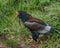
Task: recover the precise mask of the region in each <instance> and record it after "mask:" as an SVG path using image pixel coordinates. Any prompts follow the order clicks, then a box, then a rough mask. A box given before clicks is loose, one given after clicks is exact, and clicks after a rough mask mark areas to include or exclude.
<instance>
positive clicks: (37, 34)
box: [31, 31, 39, 41]
mask: <svg viewBox="0 0 60 48" xmlns="http://www.w3.org/2000/svg"><path fill="white" fill-rule="evenodd" d="M31 33H32V38H33V40H35V41H37V39H38V37H39V33H38V32H36V31H32V32H31Z"/></svg>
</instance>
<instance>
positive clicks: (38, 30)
mask: <svg viewBox="0 0 60 48" xmlns="http://www.w3.org/2000/svg"><path fill="white" fill-rule="evenodd" d="M16 13H17V15H18V17H19V18H21V20H22V22H23V23H24V25H25V26H26V27H28V28H29V30H30V31H31V33H32V38H33V39H34V40H35V41H37V38H38V37H39V34H47V33H50V32H54V31H55V29H54V28H53V27H51V26H50V25H48V24H46V23H45V22H43V21H42V20H40V19H37V18H34V17H32V16H31V15H30V14H28V13H27V12H25V11H19V12H16Z"/></svg>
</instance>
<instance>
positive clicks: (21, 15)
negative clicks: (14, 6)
mask: <svg viewBox="0 0 60 48" xmlns="http://www.w3.org/2000/svg"><path fill="white" fill-rule="evenodd" d="M16 14H17V16H18V17H19V18H21V20H22V21H23V22H25V21H27V20H28V19H29V17H30V14H28V13H27V12H25V11H18V12H16Z"/></svg>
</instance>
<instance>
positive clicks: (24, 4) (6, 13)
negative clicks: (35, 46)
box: [0, 0, 60, 48]
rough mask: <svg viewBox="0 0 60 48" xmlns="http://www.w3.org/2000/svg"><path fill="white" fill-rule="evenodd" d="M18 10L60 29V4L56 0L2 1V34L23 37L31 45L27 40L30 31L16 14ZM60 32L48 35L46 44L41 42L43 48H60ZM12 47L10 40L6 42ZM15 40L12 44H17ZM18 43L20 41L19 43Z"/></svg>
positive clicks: (0, 0)
mask: <svg viewBox="0 0 60 48" xmlns="http://www.w3.org/2000/svg"><path fill="white" fill-rule="evenodd" d="M18 10H24V11H27V12H28V13H29V14H31V15H32V16H33V17H36V18H39V19H42V20H43V21H45V22H47V23H48V24H50V25H52V26H53V27H55V28H57V29H60V2H58V1H56V0H52V1H50V0H34V1H33V0H0V34H4V33H5V32H8V34H10V35H11V34H15V35H16V36H22V37H23V38H24V40H26V42H25V43H26V44H29V42H28V40H27V38H28V37H29V36H30V35H31V33H30V31H29V30H28V29H27V28H26V27H25V26H24V25H23V23H22V22H21V20H20V19H18V18H17V16H16V14H15V12H16V11H18ZM59 32H60V30H58V33H56V32H54V33H52V34H51V35H48V36H47V37H48V39H47V41H46V42H43V41H40V42H39V44H40V45H41V46H42V48H46V47H47V48H58V47H59V45H60V33H59ZM21 34H23V35H21ZM4 41H5V42H6V44H8V45H10V43H9V41H8V40H4ZM16 41H17V40H15V41H14V40H13V42H14V43H13V42H11V41H10V42H11V44H12V43H13V44H15V42H16ZM17 42H18V41H17Z"/></svg>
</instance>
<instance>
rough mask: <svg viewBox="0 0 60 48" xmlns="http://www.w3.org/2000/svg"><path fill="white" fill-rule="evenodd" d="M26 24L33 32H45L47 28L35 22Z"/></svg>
mask: <svg viewBox="0 0 60 48" xmlns="http://www.w3.org/2000/svg"><path fill="white" fill-rule="evenodd" d="M24 24H25V25H26V26H27V27H28V28H29V29H31V30H39V29H41V30H43V29H44V28H45V25H42V24H40V23H38V22H37V21H35V20H29V21H26V22H25V23H24Z"/></svg>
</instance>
